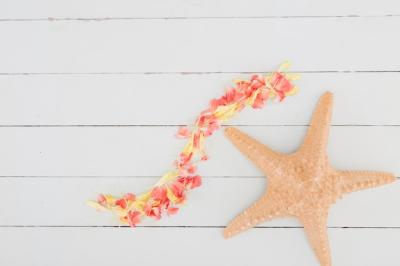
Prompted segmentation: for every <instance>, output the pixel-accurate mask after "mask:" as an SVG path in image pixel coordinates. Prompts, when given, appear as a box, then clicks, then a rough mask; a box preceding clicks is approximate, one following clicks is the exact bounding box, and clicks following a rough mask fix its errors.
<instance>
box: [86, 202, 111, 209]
mask: <svg viewBox="0 0 400 266" xmlns="http://www.w3.org/2000/svg"><path fill="white" fill-rule="evenodd" d="M86 204H87V205H89V206H90V207H92V208H95V209H96V210H99V211H104V210H107V208H106V207H104V206H103V205H101V204H99V203H98V202H96V201H92V200H88V201H87V202H86Z"/></svg>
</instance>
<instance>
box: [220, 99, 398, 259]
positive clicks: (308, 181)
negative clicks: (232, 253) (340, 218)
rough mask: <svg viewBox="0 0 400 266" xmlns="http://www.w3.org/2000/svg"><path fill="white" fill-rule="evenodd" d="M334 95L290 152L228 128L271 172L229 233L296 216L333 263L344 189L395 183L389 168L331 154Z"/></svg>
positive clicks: (250, 155) (320, 107)
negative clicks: (360, 165)
mask: <svg viewBox="0 0 400 266" xmlns="http://www.w3.org/2000/svg"><path fill="white" fill-rule="evenodd" d="M332 103H333V94H332V93H330V92H326V93H325V94H323V96H321V98H320V100H319V102H318V104H317V107H316V109H315V111H314V114H313V116H312V119H311V123H310V127H309V129H308V132H307V134H306V136H305V138H304V142H303V144H302V145H301V146H300V148H299V149H298V150H297V151H295V152H294V153H291V154H283V153H279V152H276V151H273V150H271V149H270V148H268V147H267V146H265V145H263V144H262V143H260V142H258V141H257V140H255V139H253V138H252V137H250V136H248V135H246V134H245V133H243V132H241V131H239V130H238V129H236V128H233V127H228V128H227V129H226V130H225V134H226V136H227V137H228V138H229V139H230V140H231V141H232V143H233V144H234V145H235V146H236V148H237V149H239V150H240V151H241V152H242V153H243V154H244V155H245V156H246V157H248V158H249V159H250V160H251V161H252V162H253V163H254V164H255V165H256V166H257V167H258V168H259V169H260V170H261V171H262V172H263V174H264V175H265V176H267V177H268V180H269V182H268V186H267V189H266V191H265V193H264V195H263V196H261V198H260V199H259V200H258V201H256V202H255V203H253V204H252V205H251V206H250V207H249V208H248V209H246V210H245V211H244V212H243V213H242V214H240V215H238V216H237V217H236V218H235V219H234V220H233V221H231V222H230V223H229V225H228V226H227V227H226V228H225V230H224V237H225V238H228V237H231V236H234V235H236V234H238V233H240V232H243V231H245V230H247V229H249V228H251V227H254V226H256V225H257V224H260V223H262V222H265V221H268V220H271V219H273V218H277V217H295V218H297V219H299V221H300V222H301V223H302V224H303V225H304V230H305V232H306V234H307V236H308V239H309V242H310V244H311V246H312V247H313V249H314V252H315V254H316V256H317V258H318V260H319V262H320V264H321V266H330V265H331V258H330V251H329V243H328V234H327V229H326V226H327V218H328V210H329V208H330V206H331V205H332V204H333V203H334V202H335V200H336V199H338V198H341V196H342V195H343V194H346V193H349V192H353V191H357V190H362V189H366V188H371V187H376V186H379V185H382V184H386V183H390V182H393V181H394V180H395V177H394V176H393V175H392V174H390V173H386V172H377V171H351V170H348V171H342V170H336V169H334V168H333V167H332V166H331V165H330V163H329V161H328V156H327V142H328V134H329V126H330V120H331V115H332Z"/></svg>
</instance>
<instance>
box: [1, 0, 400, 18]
mask: <svg viewBox="0 0 400 266" xmlns="http://www.w3.org/2000/svg"><path fill="white" fill-rule="evenodd" d="M0 7H1V8H0V17H1V18H3V19H43V18H44V19H48V18H50V19H52V18H56V19H57V18H70V19H71V18H72V19H74V18H81V19H87V18H95V19H96V18H108V19H112V18H170V17H182V18H193V17H230V16H234V17H245V16H248V17H255V16H256V17H257V16H261V17H263V16H272V17H276V16H385V15H386V16H387V15H399V13H400V8H399V5H398V3H397V1H396V0H381V1H376V0H373V1H363V2H359V1H346V0H337V1H335V2H331V1H329V2H327V1H318V0H298V1H279V0H247V1H229V0H202V1H200V0H189V1H186V0H148V1H140V2H139V1H130V0H117V1H108V0H87V1H79V0H70V1H52V0H38V1H35V2H32V1H23V0H4V1H1V3H0Z"/></svg>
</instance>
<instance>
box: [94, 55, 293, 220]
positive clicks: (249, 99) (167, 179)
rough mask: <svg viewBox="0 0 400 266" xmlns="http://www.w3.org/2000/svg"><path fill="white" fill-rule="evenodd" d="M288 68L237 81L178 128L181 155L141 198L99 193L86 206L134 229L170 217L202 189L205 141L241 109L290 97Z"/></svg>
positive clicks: (259, 106)
mask: <svg viewBox="0 0 400 266" xmlns="http://www.w3.org/2000/svg"><path fill="white" fill-rule="evenodd" d="M288 68H289V64H288V63H284V64H282V65H281V66H280V68H279V69H278V70H277V71H276V72H273V73H271V74H269V75H267V76H265V77H263V76H261V75H253V76H251V78H250V80H236V81H235V82H234V87H232V88H229V89H228V90H227V91H226V92H225V94H224V95H223V96H222V97H220V98H218V99H213V100H211V101H210V106H209V107H208V108H207V109H205V110H204V111H202V112H201V113H200V115H199V116H198V117H197V119H196V121H195V124H194V125H193V126H184V127H180V128H179V130H178V132H177V133H176V137H177V138H182V139H187V143H186V145H185V146H184V148H183V150H182V152H181V153H180V154H179V156H178V158H177V159H176V161H175V163H174V168H173V169H172V170H170V171H169V172H167V173H166V174H164V175H163V176H162V177H161V178H160V180H159V181H158V182H157V183H156V184H155V185H154V186H153V187H152V188H150V189H149V190H148V191H146V192H145V193H143V194H141V195H137V196H136V195H134V194H132V193H127V194H125V195H123V196H122V197H114V196H111V195H103V194H100V195H99V196H98V198H97V200H96V201H89V202H88V204H89V206H91V207H93V208H96V209H98V210H110V211H112V212H113V213H114V214H115V215H116V216H118V217H119V219H120V221H121V222H123V223H125V224H129V225H130V226H131V227H135V226H136V225H137V224H138V223H140V222H141V221H142V218H143V217H145V216H147V217H152V218H154V219H156V220H158V219H160V218H161V217H162V215H163V214H164V213H166V214H167V215H173V214H175V213H177V212H178V210H179V207H178V205H179V204H181V203H183V202H184V201H185V200H186V192H187V191H188V190H191V189H194V188H196V187H199V186H201V183H202V181H201V177H200V176H199V175H196V171H197V167H196V164H197V163H199V162H201V161H206V160H208V156H207V154H206V152H205V148H204V141H205V139H206V138H208V137H210V136H211V135H212V134H213V133H214V132H215V131H216V130H218V129H219V128H220V125H221V122H224V121H227V120H229V119H231V118H232V117H233V116H234V115H236V114H237V113H238V112H240V111H241V110H242V109H243V108H244V107H246V106H251V107H253V108H254V109H258V108H262V107H264V105H265V103H266V102H267V101H268V100H272V99H277V100H278V101H279V102H280V101H283V100H284V99H285V97H286V96H289V95H293V94H295V93H296V92H297V88H296V87H295V86H294V84H293V83H292V81H293V80H296V79H297V78H298V77H297V75H294V74H288V73H286V72H285V70H287V69H288Z"/></svg>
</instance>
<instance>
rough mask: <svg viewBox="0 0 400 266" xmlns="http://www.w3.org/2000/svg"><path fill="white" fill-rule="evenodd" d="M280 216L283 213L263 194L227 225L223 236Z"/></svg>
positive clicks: (227, 236)
mask: <svg viewBox="0 0 400 266" xmlns="http://www.w3.org/2000/svg"><path fill="white" fill-rule="evenodd" d="M281 216H283V213H282V212H280V208H279V206H278V205H277V204H276V203H275V202H274V200H273V199H272V198H271V197H269V196H267V195H266V194H265V195H264V196H262V197H261V198H260V199H259V200H258V201H256V202H255V203H253V204H252V205H251V206H250V207H249V208H247V209H246V210H245V211H244V212H242V213H241V214H239V215H238V216H236V218H234V219H233V220H232V221H231V222H230V223H229V224H228V225H227V227H226V228H225V230H224V237H225V238H229V237H232V236H234V235H237V234H239V233H241V232H243V231H246V230H247V229H249V228H251V227H254V226H256V225H258V224H260V223H262V222H265V221H268V220H271V219H273V218H276V217H281Z"/></svg>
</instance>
